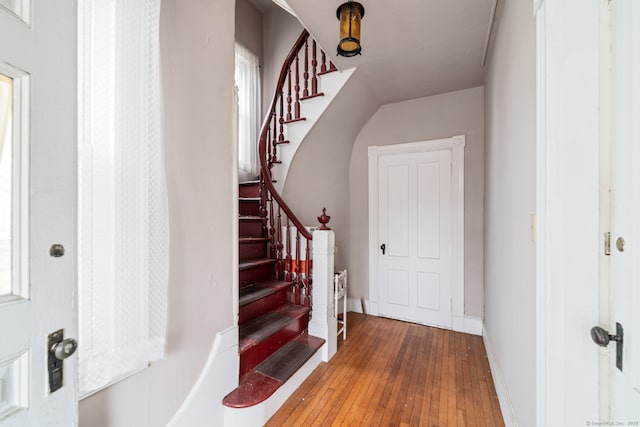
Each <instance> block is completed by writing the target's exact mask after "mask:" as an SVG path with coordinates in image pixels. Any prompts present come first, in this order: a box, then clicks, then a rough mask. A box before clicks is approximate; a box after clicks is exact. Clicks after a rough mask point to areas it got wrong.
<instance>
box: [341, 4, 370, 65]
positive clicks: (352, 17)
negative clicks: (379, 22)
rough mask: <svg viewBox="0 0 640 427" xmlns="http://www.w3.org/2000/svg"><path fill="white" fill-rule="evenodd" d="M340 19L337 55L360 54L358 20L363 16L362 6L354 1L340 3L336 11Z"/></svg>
mask: <svg viewBox="0 0 640 427" xmlns="http://www.w3.org/2000/svg"><path fill="white" fill-rule="evenodd" d="M336 15H337V17H338V20H339V21H340V43H338V55H340V56H346V57H350V56H356V55H359V54H360V51H361V50H362V47H361V46H360V21H361V20H362V18H363V17H364V7H363V6H362V5H361V4H360V3H358V2H355V1H348V2H346V3H343V4H342V5H340V7H339V8H338V10H337V11H336Z"/></svg>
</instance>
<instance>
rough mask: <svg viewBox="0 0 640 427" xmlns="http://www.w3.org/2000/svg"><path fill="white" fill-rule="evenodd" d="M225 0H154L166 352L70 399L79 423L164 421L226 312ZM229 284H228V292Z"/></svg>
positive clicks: (228, 80) (229, 177) (230, 7)
mask: <svg viewBox="0 0 640 427" xmlns="http://www.w3.org/2000/svg"><path fill="white" fill-rule="evenodd" d="M234 3H235V2H234V1H233V0H216V1H207V2H203V1H195V0H163V1H162V12H161V22H160V33H161V34H160V46H161V58H162V77H163V82H162V83H163V91H164V109H165V111H164V121H165V124H164V139H165V148H166V170H167V180H168V188H169V204H170V206H169V208H170V233H171V253H170V257H171V258H170V273H169V274H170V277H169V324H168V335H167V337H168V348H167V357H166V358H165V359H164V360H162V361H160V362H157V363H154V364H152V365H151V367H149V368H147V369H145V370H144V371H142V372H141V373H139V374H136V375H134V376H132V377H130V378H128V379H126V380H124V381H121V382H119V383H117V384H116V385H114V386H112V387H109V388H108V389H106V390H104V391H101V392H99V393H97V394H95V395H93V396H91V397H89V398H86V399H84V400H82V401H81V402H80V425H82V426H87V427H89V426H91V427H100V426H114V427H121V426H136V427H146V426H161V425H166V424H167V422H168V421H169V420H170V418H171V417H172V416H173V414H174V413H175V412H176V410H177V408H178V407H179V405H180V404H181V403H182V401H183V400H184V399H185V397H186V395H187V393H188V392H189V390H190V389H191V387H192V386H193V384H194V382H195V380H196V378H197V377H198V375H199V374H200V371H201V369H202V367H203V365H204V362H205V360H206V358H207V356H208V354H209V350H210V349H211V345H212V342H213V340H214V338H215V335H216V333H217V332H219V331H222V330H224V329H226V328H229V327H230V326H232V325H233V324H234V323H235V319H234V316H233V312H234V309H233V301H234V299H233V292H234V288H233V271H234V269H235V268H236V267H235V266H234V262H233V256H232V251H231V250H230V248H232V247H233V243H234V240H237V237H236V236H234V235H233V224H234V223H235V222H234V221H237V217H234V215H233V212H234V208H233V207H234V206H235V205H236V204H237V201H235V200H233V185H232V182H233V175H234V174H235V171H234V168H233V165H234V160H233V151H232V149H233V147H232V144H230V141H231V140H232V116H231V114H232V113H231V111H232V110H231V105H232V95H233V92H232V90H233V63H234V56H233V52H234V37H233V36H234ZM236 292H237V290H236Z"/></svg>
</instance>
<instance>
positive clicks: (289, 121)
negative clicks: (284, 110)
mask: <svg viewBox="0 0 640 427" xmlns="http://www.w3.org/2000/svg"><path fill="white" fill-rule="evenodd" d="M305 120H307V118H306V117H298V118H297V119H291V120H285V121H284V124H285V125H288V124H290V123H297V122H304V121H305Z"/></svg>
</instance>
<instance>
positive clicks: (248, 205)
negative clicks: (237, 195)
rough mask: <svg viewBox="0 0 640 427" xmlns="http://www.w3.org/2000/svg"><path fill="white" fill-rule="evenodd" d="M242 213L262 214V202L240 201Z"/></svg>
mask: <svg viewBox="0 0 640 427" xmlns="http://www.w3.org/2000/svg"><path fill="white" fill-rule="evenodd" d="M240 215H255V216H257V215H260V203H259V202H256V201H253V200H251V201H244V200H241V201H240Z"/></svg>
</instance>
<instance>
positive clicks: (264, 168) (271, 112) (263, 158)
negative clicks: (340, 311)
mask: <svg viewBox="0 0 640 427" xmlns="http://www.w3.org/2000/svg"><path fill="white" fill-rule="evenodd" d="M308 37H309V32H308V31H307V30H304V31H302V34H300V36H299V37H298V39H297V40H296V43H295V44H294V45H293V47H292V48H291V51H290V52H289V54H288V55H287V58H286V60H285V62H284V64H283V66H282V69H281V70H280V76H279V77H278V82H277V84H276V91H275V95H274V97H273V99H272V100H271V105H270V106H269V109H268V110H267V115H266V118H265V120H264V122H263V124H262V129H261V131H260V143H259V145H258V151H259V156H260V180H261V182H262V184H263V185H264V187H266V192H268V193H269V194H270V195H271V197H272V198H273V199H274V200H275V201H276V202H277V203H278V206H279V207H280V209H282V211H283V212H284V213H285V214H286V216H287V217H288V218H289V219H290V221H291V222H292V223H293V225H294V226H295V227H296V228H297V229H298V230H299V231H300V234H302V236H303V237H304V238H305V239H307V240H313V235H312V234H311V233H310V232H308V231H307V229H306V228H305V227H304V225H302V222H300V220H299V219H298V217H296V216H295V214H294V213H293V211H292V210H291V208H289V205H287V203H286V202H285V201H284V199H283V198H282V196H280V194H279V193H278V192H277V191H276V189H275V186H274V185H273V182H272V181H271V169H270V167H269V166H270V165H269V162H268V161H267V152H268V151H269V147H268V144H267V140H268V135H269V128H270V124H271V121H272V120H273V118H274V117H275V116H276V114H275V109H276V104H277V101H278V98H280V97H281V96H282V89H283V88H284V83H285V80H286V78H287V75H288V74H289V69H290V67H291V65H292V64H293V61H294V60H295V58H296V57H297V55H298V51H299V50H300V49H301V48H302V47H303V46H304V44H305V42H306V40H307V38H308ZM280 99H282V98H280ZM280 105H281V106H283V104H282V103H281V104H280ZM280 135H282V131H280ZM274 137H275V136H274ZM266 192H265V191H263V194H262V197H263V202H265V203H264V204H263V206H266V198H267V197H266V196H267V195H266Z"/></svg>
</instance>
